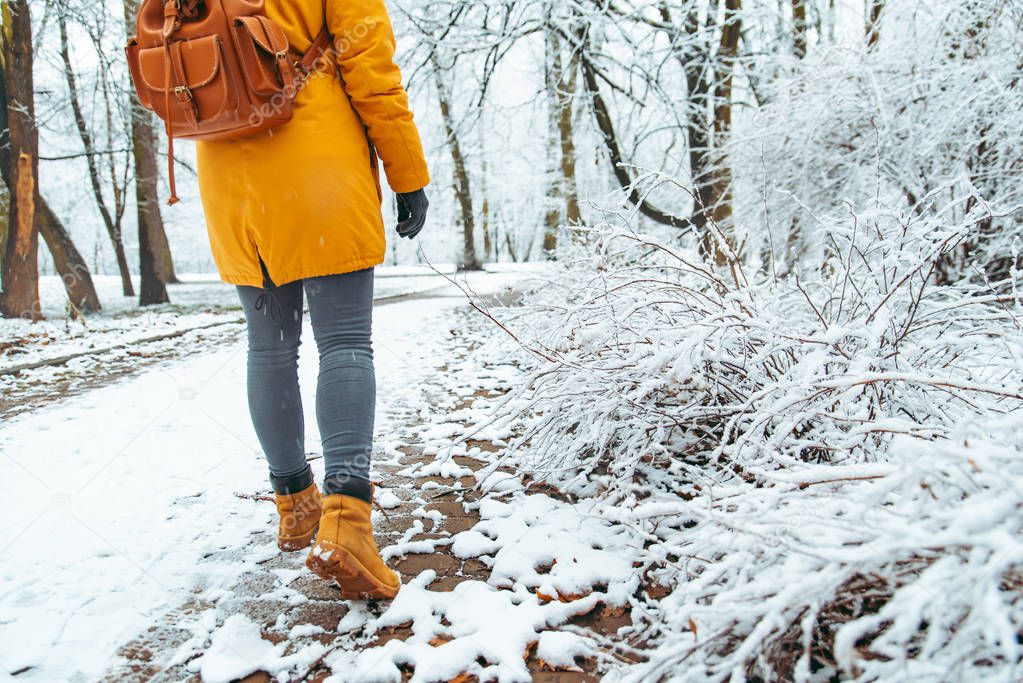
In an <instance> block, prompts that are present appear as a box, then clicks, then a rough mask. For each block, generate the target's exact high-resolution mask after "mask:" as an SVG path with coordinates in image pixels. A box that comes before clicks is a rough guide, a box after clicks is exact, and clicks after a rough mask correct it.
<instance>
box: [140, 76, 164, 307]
mask: <svg viewBox="0 0 1023 683" xmlns="http://www.w3.org/2000/svg"><path fill="white" fill-rule="evenodd" d="M130 97H131V111H132V117H131V143H132V145H131V146H132V153H133V155H134V158H135V213H136V216H137V218H138V229H139V305H140V306H149V305H152V304H164V303H167V302H168V301H170V297H169V296H168V294H167V285H166V282H167V280H165V279H164V278H165V276H166V272H167V268H168V267H169V269H170V275H171V277H174V264H173V263H172V262H171V259H170V249H169V248H168V247H167V246H166V244H167V235H166V233H165V232H164V229H163V217H162V216H161V214H160V203H159V201H158V200H157V181H158V179H159V176H160V171H159V166H157V163H156V154H155V153H154V151H155V149H156V134H155V133H154V132H153V127H152V125H150V117H149V112H148V111H146V110H145V109H144V108H143V107H142V104H141V103H140V102H139V101H138V97H137V96H136V95H135V93H134V92H132V93H131V95H130Z"/></svg>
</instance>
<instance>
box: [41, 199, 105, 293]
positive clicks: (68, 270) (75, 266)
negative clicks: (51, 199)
mask: <svg viewBox="0 0 1023 683" xmlns="http://www.w3.org/2000/svg"><path fill="white" fill-rule="evenodd" d="M39 231H40V232H41V233H42V235H43V239H44V240H46V246H47V247H48V248H49V250H50V254H51V255H52V256H53V265H54V267H56V269H57V272H58V273H59V274H60V279H61V280H62V281H63V282H64V291H66V292H67V297H68V301H69V302H70V304H71V306H73V307H74V309H75V310H76V311H79V312H82V313H91V312H93V311H98V310H100V303H99V296H98V295H97V294H96V286H95V285H94V284H93V282H92V275H91V274H90V273H89V266H87V265H86V263H85V259H84V258H82V255H81V254H80V253H79V252H78V249H77V248H76V247H75V243H74V242H72V241H71V235H70V234H69V233H68V231H67V229H66V228H65V227H64V224H63V223H62V222H61V220H60V218H59V217H58V216H57V214H55V213H54V212H53V209H51V208H50V205H49V203H47V201H46V199H44V198H43V197H40V198H39Z"/></svg>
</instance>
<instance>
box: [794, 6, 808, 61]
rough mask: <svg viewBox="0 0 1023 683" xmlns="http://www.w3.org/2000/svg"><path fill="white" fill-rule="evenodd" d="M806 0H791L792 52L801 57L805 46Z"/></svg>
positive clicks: (803, 55)
mask: <svg viewBox="0 0 1023 683" xmlns="http://www.w3.org/2000/svg"><path fill="white" fill-rule="evenodd" d="M807 27H808V25H807V22H806V0H792V52H793V54H795V55H796V57H799V58H800V59H802V58H803V57H805V56H806V46H807V39H806V33H807Z"/></svg>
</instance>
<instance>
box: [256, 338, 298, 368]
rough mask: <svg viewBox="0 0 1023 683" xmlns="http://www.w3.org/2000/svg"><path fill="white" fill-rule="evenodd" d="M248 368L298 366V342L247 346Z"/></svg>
mask: <svg viewBox="0 0 1023 683" xmlns="http://www.w3.org/2000/svg"><path fill="white" fill-rule="evenodd" d="M248 359H249V367H250V368H290V367H297V366H298V344H288V343H284V342H282V343H280V344H268V345H255V346H252V345H250V346H249V354H248Z"/></svg>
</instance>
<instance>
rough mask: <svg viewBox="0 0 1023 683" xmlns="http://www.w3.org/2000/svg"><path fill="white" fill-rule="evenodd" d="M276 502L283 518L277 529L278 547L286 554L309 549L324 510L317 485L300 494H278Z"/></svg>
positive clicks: (275, 495) (275, 497)
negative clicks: (290, 551) (291, 551)
mask: <svg viewBox="0 0 1023 683" xmlns="http://www.w3.org/2000/svg"><path fill="white" fill-rule="evenodd" d="M274 501H275V502H276V503H277V512H278V514H280V516H281V522H280V525H279V526H278V527H277V547H278V548H280V549H281V550H284V551H285V552H287V551H289V550H302V549H303V548H308V547H309V543H310V542H311V541H312V540H313V536H314V535H315V534H316V527H317V526H318V525H319V523H320V513H321V512H322V510H323V501H322V499H321V498H320V490H319V489H318V488H316V484H310V485H309V486H308V487H306V488H304V489H302V490H301V491H299V492H298V493H291V494H287V495H285V494H281V493H276V494H274Z"/></svg>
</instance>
